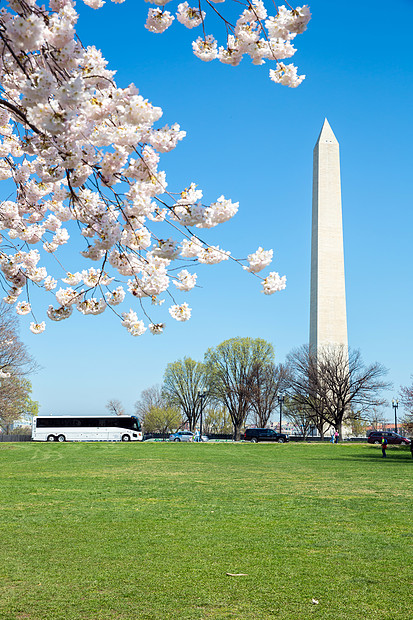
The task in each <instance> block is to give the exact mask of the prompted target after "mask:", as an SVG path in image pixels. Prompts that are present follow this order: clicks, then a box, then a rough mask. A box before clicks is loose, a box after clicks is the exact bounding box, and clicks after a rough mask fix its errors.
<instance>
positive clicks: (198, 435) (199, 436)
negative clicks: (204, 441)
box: [194, 429, 201, 442]
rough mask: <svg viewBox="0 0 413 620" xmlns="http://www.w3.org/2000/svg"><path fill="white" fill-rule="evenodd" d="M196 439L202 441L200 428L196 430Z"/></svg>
mask: <svg viewBox="0 0 413 620" xmlns="http://www.w3.org/2000/svg"><path fill="white" fill-rule="evenodd" d="M194 441H197V442H198V441H201V433H200V432H199V430H198V429H196V430H195V435H194Z"/></svg>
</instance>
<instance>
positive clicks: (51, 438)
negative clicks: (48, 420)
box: [47, 435, 56, 441]
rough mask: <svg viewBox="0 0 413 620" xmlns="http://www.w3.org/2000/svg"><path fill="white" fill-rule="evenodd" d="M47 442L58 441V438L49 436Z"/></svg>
mask: <svg viewBox="0 0 413 620" xmlns="http://www.w3.org/2000/svg"><path fill="white" fill-rule="evenodd" d="M47 441H56V437H55V436H54V435H48V436H47Z"/></svg>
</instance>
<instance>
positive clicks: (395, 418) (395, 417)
mask: <svg viewBox="0 0 413 620" xmlns="http://www.w3.org/2000/svg"><path fill="white" fill-rule="evenodd" d="M391 404H392V407H393V409H394V432H395V433H397V408H398V406H399V401H398V400H397V399H396V400H394V398H393V400H392V401H391Z"/></svg>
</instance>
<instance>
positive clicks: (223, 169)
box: [21, 0, 413, 418]
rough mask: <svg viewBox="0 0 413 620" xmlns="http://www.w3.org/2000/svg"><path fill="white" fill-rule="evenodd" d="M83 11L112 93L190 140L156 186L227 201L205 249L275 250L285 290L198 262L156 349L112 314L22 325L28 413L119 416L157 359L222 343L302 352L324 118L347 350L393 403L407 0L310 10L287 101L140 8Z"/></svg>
mask: <svg viewBox="0 0 413 620" xmlns="http://www.w3.org/2000/svg"><path fill="white" fill-rule="evenodd" d="M174 4H175V3H174ZM80 5H81V3H80V2H79V3H78V9H79V11H80V14H81V15H80V20H79V23H78V33H79V35H80V37H81V40H82V42H83V43H84V44H94V45H96V47H98V48H101V49H102V51H103V54H104V56H105V57H106V58H107V59H108V60H109V65H110V68H112V69H117V70H118V73H117V82H118V84H119V86H126V85H127V84H129V83H130V82H134V83H135V84H136V86H138V88H139V89H140V92H141V94H142V95H143V96H144V97H146V98H148V99H149V100H150V101H151V102H152V103H153V104H155V105H160V106H161V107H162V108H163V110H164V117H163V120H164V121H165V122H168V123H171V122H178V123H179V124H180V125H181V127H182V128H183V129H185V130H186V131H187V137H186V138H185V140H184V141H183V142H182V143H181V144H180V145H179V146H178V147H177V148H176V149H175V151H173V152H172V153H170V154H167V155H165V156H163V157H162V159H161V162H162V164H163V166H162V167H163V168H164V169H165V170H166V171H167V174H168V181H169V187H170V188H171V189H173V190H180V189H182V188H183V187H185V186H188V184H189V183H190V182H191V181H194V182H196V183H197V184H199V186H200V187H201V188H202V189H203V190H204V196H205V199H206V200H207V201H212V200H214V199H216V198H217V197H218V196H220V195H221V194H224V195H225V196H226V197H231V198H232V199H233V200H239V201H240V211H239V213H238V215H237V216H236V217H235V218H234V219H233V220H232V221H231V222H229V223H227V224H224V225H222V226H219V227H218V228H217V229H214V230H213V231H208V240H209V241H210V242H211V243H219V244H220V246H222V247H224V248H226V249H230V250H231V252H232V253H233V255H235V256H238V257H245V256H246V255H247V254H248V253H250V252H251V251H255V250H256V248H257V247H258V246H259V245H262V246H264V247H265V248H266V249H267V248H270V247H272V248H273V249H274V253H275V260H274V263H273V268H274V269H275V270H277V271H279V273H280V274H281V275H283V274H285V275H286V276H287V289H286V290H285V291H282V292H280V293H277V294H275V295H273V296H270V297H268V296H265V295H263V294H262V293H261V286H260V283H259V281H258V280H257V279H256V278H253V277H251V276H249V275H248V274H247V273H245V272H243V271H242V270H241V269H240V268H239V267H237V265H235V264H229V263H223V264H221V265H218V266H214V267H207V266H206V267H205V268H203V269H199V270H198V274H199V277H198V283H199V284H201V286H202V288H199V289H196V290H195V291H193V292H191V293H189V294H188V297H187V301H188V303H189V305H190V306H191V307H192V309H193V318H192V319H191V320H190V321H189V322H188V323H183V324H181V323H176V322H174V321H168V327H167V329H166V331H165V334H164V335H163V336H157V337H154V336H151V335H150V334H149V333H147V334H145V335H144V336H142V337H140V338H133V337H131V336H129V335H128V334H127V332H126V330H124V328H122V327H121V326H120V325H119V323H118V322H117V321H116V320H114V319H113V318H112V317H111V316H110V314H109V313H105V314H104V315H101V316H99V317H89V316H86V317H83V316H81V315H80V314H78V313H76V316H75V315H73V316H72V317H71V318H70V319H69V320H68V321H63V322H61V323H57V324H56V323H50V322H48V324H47V330H46V332H45V333H44V334H43V335H40V336H33V335H32V334H31V333H30V332H28V330H27V327H28V323H29V320H27V321H26V319H25V318H24V319H23V320H22V330H21V335H22V338H23V340H24V341H25V342H26V343H27V345H28V346H29V348H30V351H31V353H32V354H33V356H34V357H35V358H36V359H37V360H38V362H39V363H40V364H41V366H42V367H43V369H42V370H41V371H40V372H39V373H38V374H37V375H36V376H34V377H33V388H34V398H35V399H37V400H38V401H39V402H40V405H41V409H40V411H41V413H43V414H49V413H54V414H63V413H64V414H66V413H73V414H80V413H84V414H86V413H90V414H99V413H100V412H102V411H104V408H105V404H106V403H107V401H108V400H109V399H110V398H118V399H120V400H121V401H122V402H123V404H124V406H125V408H126V410H127V411H128V412H130V413H132V412H133V404H134V402H135V401H136V400H137V399H138V398H139V395H140V392H141V390H142V389H145V388H146V387H149V386H150V385H153V384H155V383H161V381H162V376H163V372H164V369H165V366H166V364H167V363H168V362H170V361H174V360H176V359H179V358H182V357H183V356H185V355H187V356H191V357H193V358H195V359H202V358H203V354H204V352H205V351H206V349H207V348H208V347H210V346H215V345H217V344H219V343H220V342H221V341H222V340H224V339H227V338H231V337H234V336H251V337H261V338H265V339H266V340H268V341H270V342H272V343H273V345H274V347H275V351H276V357H277V361H283V360H284V358H285V355H286V354H287V353H288V352H289V351H290V350H291V349H292V348H293V347H296V346H299V345H300V344H303V343H304V342H307V341H308V326H309V289H310V234H311V192H312V151H313V147H314V144H315V142H316V140H317V137H318V134H319V132H320V129H321V126H322V124H323V120H324V117H327V118H328V120H329V122H330V125H331V127H332V129H333V131H334V133H335V135H336V137H337V139H338V141H339V143H340V149H341V174H342V198H343V225H344V248H345V263H346V287H347V313H348V332H349V343H350V345H351V346H352V347H355V348H360V350H361V352H362V354H363V357H364V359H365V361H366V362H374V361H379V362H381V363H383V364H384V365H385V366H386V367H387V368H389V370H390V374H389V377H390V379H391V380H392V381H393V382H394V385H395V389H394V390H393V391H391V392H390V393H389V394H388V397H389V398H391V397H392V396H393V395H396V394H397V391H398V387H399V386H400V385H401V384H402V385H403V384H407V383H408V382H409V377H410V375H411V374H412V373H413V361H412V350H413V330H412V327H411V319H412V307H413V292H412V258H411V256H412V252H411V248H412V223H413V221H412V220H413V216H412V204H411V203H412V198H411V197H412V192H411V178H412V172H411V171H412V155H411V145H412V142H413V135H412V133H413V132H412V101H413V92H412V91H413V86H412V79H411V78H412V70H411V61H412V51H411V43H410V41H411V32H410V25H411V23H412V20H413V2H412V1H411V0H394V2H393V3H392V4H391V7H389V4H388V2H384V1H381V0H379V1H378V2H377V1H375V2H373V1H369V0H367V1H366V2H364V3H358V4H357V5H354V3H353V4H347V5H345V4H343V3H338V2H326V1H325V0H324V1H322V0H315V1H313V2H311V3H310V8H311V11H312V14H313V18H312V20H311V22H310V24H309V28H308V30H307V32H306V33H304V34H303V35H300V36H299V37H298V38H297V39H296V47H297V48H298V51H297V54H296V56H295V57H294V62H295V63H296V64H298V66H299V72H300V73H305V74H306V75H307V79H306V80H305V81H304V83H303V84H302V85H301V86H300V87H299V88H297V89H288V88H286V87H281V86H278V85H275V84H274V83H272V82H271V81H270V80H269V78H268V71H269V68H270V65H269V64H266V65H264V66H262V67H254V66H253V65H252V64H251V63H250V61H249V60H248V59H244V60H243V61H242V63H241V65H240V66H239V67H237V68H232V67H228V66H225V65H221V64H220V63H218V62H212V63H203V62H201V61H199V60H198V59H197V58H195V56H193V54H192V50H191V41H192V40H193V38H196V36H198V34H196V32H195V30H192V31H189V30H186V29H185V28H183V27H182V26H181V25H180V24H177V23H175V24H174V25H172V27H171V28H170V29H169V30H168V31H167V32H166V33H165V34H163V35H154V34H151V33H149V32H147V31H146V29H145V28H144V26H143V24H144V22H145V19H146V13H147V9H148V7H149V5H148V4H146V3H144V2H140V1H137V0H126V2H125V3H124V4H122V5H114V4H112V3H109V2H108V3H107V4H106V5H105V7H103V8H102V9H100V10H99V11H93V10H92V9H89V8H88V7H86V6H83V5H82V6H80ZM219 6H221V7H222V6H224V5H219ZM223 34H224V33H223V32H222V35H223ZM194 35H195V36H194ZM390 42H391V43H392V45H391V46H390ZM66 251H68V250H66ZM38 318H39V319H40V317H38ZM160 319H161V317H160ZM386 413H387V415H388V417H389V418H390V417H391V416H392V412H391V408H390V406H389V407H388V408H387V410H386Z"/></svg>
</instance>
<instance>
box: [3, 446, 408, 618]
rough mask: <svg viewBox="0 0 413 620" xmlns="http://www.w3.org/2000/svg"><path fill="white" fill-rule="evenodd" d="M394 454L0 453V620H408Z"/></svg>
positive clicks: (352, 450) (309, 450) (401, 471)
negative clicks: (310, 619) (314, 619)
mask: <svg viewBox="0 0 413 620" xmlns="http://www.w3.org/2000/svg"><path fill="white" fill-rule="evenodd" d="M388 453H389V454H388V458H387V459H386V460H384V459H382V458H381V451H380V447H379V446H369V445H360V444H358V445H347V444H339V445H336V446H335V445H331V444H325V445H323V444H289V445H279V444H277V445H271V444H258V445H250V444H210V445H208V444H169V443H145V444H136V443H134V444H126V443H125V444H119V443H114V444H110V443H83V444H82V443H65V444H52V443H49V444H47V443H45V444H36V443H20V444H19V443H10V444H6V443H0V466H1V469H0V472H1V473H0V477H1V484H0V497H1V502H0V618H1V620H15V619H29V620H55V619H59V620H63V619H64V620H83V619H86V620H125V619H127V620H133V619H141V618H142V619H170V618H177V619H184V620H186V619H205V620H221V619H231V620H234V619H238V620H252V619H262V620H265V619H266V618H286V619H293V620H306V619H307V618H320V619H321V618H322V619H324V618H331V619H334V620H337V619H342V618H345V619H349V620H353V619H354V620H355V619H358V618H363V619H364V620H366V619H380V620H383V619H384V620H387V619H388V620H396V619H397V620H411V619H412V618H413V599H412V592H413V460H412V459H411V456H410V452H409V451H408V449H406V450H405V449H403V448H399V447H394V448H393V447H391V448H390V449H389V450H388ZM227 573H232V574H238V573H243V575H241V576H229V575H227ZM313 598H314V599H317V600H318V601H319V602H318V604H313V603H312V599H313Z"/></svg>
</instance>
